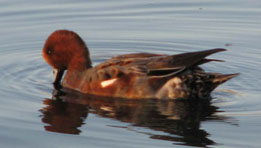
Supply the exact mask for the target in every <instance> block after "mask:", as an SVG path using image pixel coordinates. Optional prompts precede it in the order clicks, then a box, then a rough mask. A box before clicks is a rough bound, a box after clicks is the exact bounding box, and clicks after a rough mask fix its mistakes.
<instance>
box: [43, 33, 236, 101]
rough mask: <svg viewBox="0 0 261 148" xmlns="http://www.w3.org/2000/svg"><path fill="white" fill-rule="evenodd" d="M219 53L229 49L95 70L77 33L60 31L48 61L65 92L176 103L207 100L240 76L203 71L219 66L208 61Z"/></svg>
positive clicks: (122, 60) (114, 62)
mask: <svg viewBox="0 0 261 148" xmlns="http://www.w3.org/2000/svg"><path fill="white" fill-rule="evenodd" d="M220 51H225V49H220V48H218V49H211V50H205V51H199V52H190V53H184V54H178V55H159V54H151V53H136V54H126V55H120V56H116V57H113V58H112V59H109V60H107V61H105V62H103V63H101V64H99V65H97V66H95V67H92V65H91V60H90V56H89V51H88V48H87V46H86V45H85V43H84V41H83V40H82V39H81V38H80V37H79V36H78V35H77V34H76V33H74V32H72V31H68V30H58V31H55V32H54V33H52V34H51V35H50V36H49V37H48V39H47V41H46V43H45V45H44V48H43V57H44V59H45V60H46V62H47V63H49V64H50V65H51V66H52V67H53V68H54V69H55V70H56V73H55V79H54V86H55V87H58V86H59V85H60V81H62V84H61V85H62V86H63V87H66V88H69V89H73V90H77V91H80V92H82V93H87V94H94V95H99V96H110V97H120V98H135V99H142V98H160V99H162V98H164V99H176V98H189V97H198V98H202V97H207V96H209V95H210V93H211V91H213V90H214V89H215V88H216V87H217V86H218V85H219V84H221V83H224V82H225V81H227V80H229V79H231V78H233V77H234V76H236V75H237V74H229V75H222V74H218V73H206V72H204V70H203V69H201V68H200V67H198V65H201V64H204V63H207V62H210V61H219V60H213V59H206V58H205V57H207V56H209V55H211V54H214V53H216V52H220ZM65 70H67V72H66V75H65V77H64V79H63V80H62V75H63V73H64V71H65Z"/></svg>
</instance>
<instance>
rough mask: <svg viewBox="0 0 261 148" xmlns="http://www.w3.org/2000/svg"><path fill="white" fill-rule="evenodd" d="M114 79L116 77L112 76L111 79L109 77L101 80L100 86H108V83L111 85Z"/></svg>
mask: <svg viewBox="0 0 261 148" xmlns="http://www.w3.org/2000/svg"><path fill="white" fill-rule="evenodd" d="M116 80H117V78H113V79H110V80H105V81H102V82H101V86H102V88H104V87H107V86H110V85H112V84H113V83H114V82H115V81H116Z"/></svg>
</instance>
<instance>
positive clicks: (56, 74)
mask: <svg viewBox="0 0 261 148" xmlns="http://www.w3.org/2000/svg"><path fill="white" fill-rule="evenodd" d="M63 73H64V70H63V69H53V85H54V87H55V88H58V87H60V86H61V80H62V78H63Z"/></svg>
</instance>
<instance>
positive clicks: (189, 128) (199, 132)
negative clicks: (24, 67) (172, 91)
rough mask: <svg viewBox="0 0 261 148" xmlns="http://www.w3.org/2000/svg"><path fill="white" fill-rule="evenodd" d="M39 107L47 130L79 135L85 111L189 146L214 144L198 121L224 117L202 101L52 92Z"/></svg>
mask: <svg viewBox="0 0 261 148" xmlns="http://www.w3.org/2000/svg"><path fill="white" fill-rule="evenodd" d="M43 103H44V104H45V105H46V106H45V107H44V108H42V109H41V112H42V114H43V117H42V121H43V122H44V123H47V124H48V125H47V126H45V129H46V130H47V131H52V132H59V133H69V134H79V133H80V132H81V131H80V130H79V127H81V126H82V125H83V124H84V121H86V120H85V119H86V118H87V117H88V113H92V114H97V115H99V116H102V117H107V118H113V119H117V120H119V121H122V122H128V123H131V125H132V126H138V127H146V128H149V129H151V130H154V131H162V132H164V133H167V134H164V135H155V134H152V133H145V134H148V135H149V136H150V137H151V138H153V139H161V140H169V141H173V142H175V143H179V144H182V145H183V144H184V145H190V146H204V147H205V146H208V145H213V144H215V142H214V141H212V140H211V139H209V138H208V135H209V134H208V133H207V132H206V131H205V130H204V129H200V123H201V121H206V120H225V118H224V117H220V116H216V115H214V113H215V112H216V111H217V108H216V107H214V106H212V105H211V104H210V102H209V101H206V100H195V101H193V100H153V99H150V100H148V99H145V100H127V99H113V98H105V97H97V96H91V95H88V96H87V95H84V96H83V95H80V94H76V93H71V92H70V93H63V92H58V93H57V92H55V93H54V95H53V98H52V99H48V98H47V99H45V100H44V101H43Z"/></svg>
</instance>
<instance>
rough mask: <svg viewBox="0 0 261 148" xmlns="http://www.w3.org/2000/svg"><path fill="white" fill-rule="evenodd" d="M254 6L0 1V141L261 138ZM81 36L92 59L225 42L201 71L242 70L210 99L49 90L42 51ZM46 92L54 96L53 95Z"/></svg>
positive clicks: (100, 143) (204, 0)
mask: <svg viewBox="0 0 261 148" xmlns="http://www.w3.org/2000/svg"><path fill="white" fill-rule="evenodd" d="M260 7H261V2H260V1H258V0H251V1H244V0H230V1H226V0H216V1H210V0H197V1H195V0H185V1H172V0H169V1H168V0H164V1H160V2H159V1H149V0H148V1H147V0H139V1H138V0H133V1H117V0H112V1H92V0H90V1H83V0H82V1H77V2H76V1H73V0H63V1H59V2H58V1H57V2H53V1H48V0H47V1H43V2H36V1H32V0H28V1H15V0H13V1H7V0H1V1H0V8H1V9H0V18H1V19H0V28H1V29H0V34H1V40H0V59H1V60H0V61H1V62H0V81H1V83H0V102H1V103H0V110H1V111H0V131H1V132H0V143H1V146H3V147H6V148H9V147H10V148H16V147H17V148H18V147H19V148H28V147H43V148H45V147H55V148H59V147H66V148H69V147H94V148H95V147H97V148H98V147H99V148H100V147H111V148H115V147H125V148H134V147H135V148H137V147H141V148H145V147H149V148H153V147H155V148H156V147H157V148H158V147H217V148H218V147H226V148H229V147H231V148H232V147H233V148H234V147H240V148H245V147H249V148H250V147H251V148H258V147H259V146H260V144H261V142H260V138H261V134H260V133H261V128H260V123H261V101H260V91H261V89H260V84H261V83H260V82H261V81H260V80H261V75H260V72H261V70H260V64H261V58H260V57H261V50H260V38H261V28H260V26H261V18H260V16H261V9H260ZM64 28H65V29H70V30H74V31H75V32H77V33H79V35H80V36H82V37H83V39H84V40H85V41H86V43H87V45H88V47H89V49H90V50H91V51H90V52H91V58H92V60H93V62H94V64H97V63H99V62H102V61H104V60H106V59H108V58H110V57H112V56H114V55H118V54H124V53H130V52H154V53H165V54H176V53H181V52H187V51H196V50H202V49H211V48H217V47H220V48H227V49H228V51H227V52H223V53H219V54H217V55H214V56H212V57H213V58H218V59H223V60H225V61H226V63H225V64H224V63H209V64H206V65H204V68H205V69H206V70H207V71H215V72H222V73H237V72H240V73H241V75H240V76H239V77H237V78H235V79H233V80H231V81H229V82H227V83H226V84H224V85H222V86H220V87H219V88H218V89H216V91H215V92H213V93H212V96H213V100H212V101H211V102H206V101H202V102H187V101H177V102H175V101H174V102H173V101H157V100H143V101H133V100H120V99H117V100H115V99H108V98H97V97H94V96H85V97H83V96H81V95H79V94H71V95H66V96H59V95H58V96H57V95H55V93H56V92H53V88H52V85H51V81H52V71H51V68H50V67H49V66H48V65H47V64H46V63H45V62H44V61H43V59H42V57H41V49H42V47H43V44H44V42H45V40H46V38H47V37H48V36H49V35H50V33H52V32H53V31H54V30H56V29H64ZM53 94H54V95H53Z"/></svg>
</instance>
